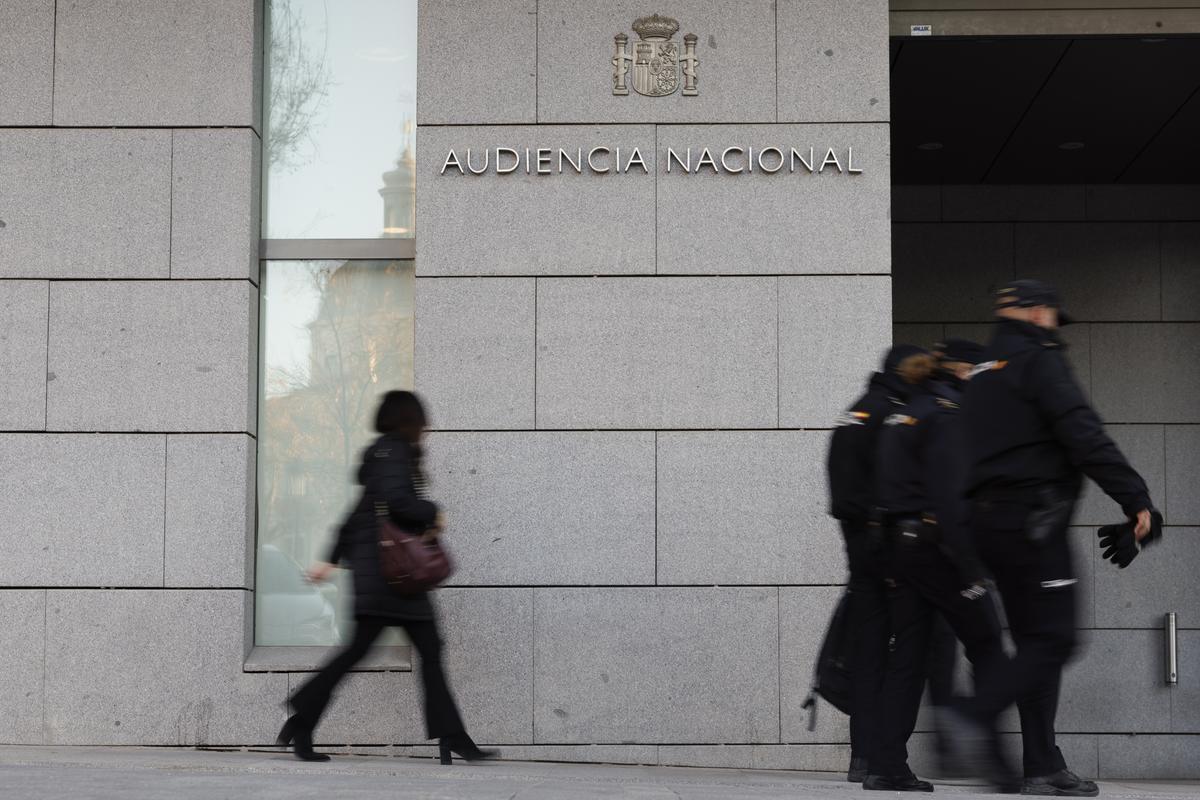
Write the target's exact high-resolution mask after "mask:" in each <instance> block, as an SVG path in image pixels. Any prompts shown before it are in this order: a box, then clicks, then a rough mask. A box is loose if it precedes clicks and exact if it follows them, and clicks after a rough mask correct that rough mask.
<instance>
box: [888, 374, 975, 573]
mask: <svg viewBox="0 0 1200 800" xmlns="http://www.w3.org/2000/svg"><path fill="white" fill-rule="evenodd" d="M964 422H965V420H964V418H963V414H962V392H961V389H960V385H959V384H958V382H957V381H954V380H953V379H948V380H947V381H945V382H942V381H929V382H927V383H925V384H923V385H922V386H920V387H918V388H916V389H914V390H913V392H912V393H911V394H910V396H909V400H908V403H907V404H906V405H905V406H904V407H903V408H900V409H898V410H896V411H895V412H894V413H892V414H891V415H889V416H888V418H887V419H885V420H884V423H883V431H882V432H881V433H880V434H879V468H878V469H879V473H878V487H879V488H878V500H879V505H880V507H881V509H882V510H883V512H884V514H885V515H886V516H887V517H888V518H890V519H896V518H904V517H908V518H914V519H919V518H925V519H928V520H931V521H933V522H934V523H936V531H937V533H938V536H939V539H940V543H941V546H942V547H943V549H944V550H945V552H946V554H947V555H949V556H950V558H951V559H953V560H954V562H955V563H956V564H957V565H958V567H959V569H960V570H961V571H962V573H963V577H964V578H966V579H967V580H968V581H975V580H979V579H980V578H981V577H982V574H983V571H982V569H981V568H980V566H979V559H978V557H977V556H976V555H975V549H974V547H973V546H972V544H971V539H970V533H969V527H968V524H969V508H968V505H967V499H966V495H965V492H966V484H967V482H966V476H967V465H968V453H967V443H966V435H965V426H964Z"/></svg>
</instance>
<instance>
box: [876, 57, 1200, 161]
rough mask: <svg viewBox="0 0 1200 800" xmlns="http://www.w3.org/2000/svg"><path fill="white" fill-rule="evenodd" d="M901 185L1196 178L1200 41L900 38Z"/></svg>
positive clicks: (896, 92)
mask: <svg viewBox="0 0 1200 800" xmlns="http://www.w3.org/2000/svg"><path fill="white" fill-rule="evenodd" d="M891 105H892V176H893V177H892V180H893V182H894V183H901V184H904V183H1200V38H1157V39H1146V38H1080V39H1060V38H1048V37H1043V38H991V39H951V38H945V39H939V38H936V37H933V38H929V39H919V40H918V39H910V38H904V39H893V40H892V100H891Z"/></svg>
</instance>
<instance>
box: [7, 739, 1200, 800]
mask: <svg viewBox="0 0 1200 800" xmlns="http://www.w3.org/2000/svg"><path fill="white" fill-rule="evenodd" d="M983 793H984V792H983V789H982V788H981V787H973V786H962V785H957V786H955V785H948V784H940V785H939V786H938V788H937V793H936V796H938V797H941V798H943V800H951V799H952V798H967V797H978V796H980V795H981V794H983ZM866 796H868V795H866V794H865V793H864V792H863V791H862V790H861V789H860V788H859V787H858V786H855V785H852V784H848V783H846V782H844V781H841V780H838V778H837V776H834V775H829V774H821V773H799V772H781V771H754V770H722V769H694V768H684V767H629V766H608V765H596V764H548V763H530V762H517V761H497V762H491V763H487V764H482V765H478V766H468V765H459V764H455V765H454V766H451V767H443V766H441V765H439V764H437V763H435V762H433V761H431V760H429V759H420V758H397V757H378V756H375V757H373V756H335V757H334V760H333V761H332V762H329V763H326V764H305V763H302V762H300V761H297V760H295V759H293V758H291V757H290V756H289V755H286V754H283V753H275V752H269V751H264V750H256V751H248V752H231V751H199V750H184V749H172V748H133V747H130V748H101V747H17V746H9V747H0V797H2V798H4V800H51V798H54V800H58V799H59V798H79V799H80V800H167V799H168V798H169V800H284V799H285V798H287V800H295V799H297V798H313V799H314V800H315V799H316V798H320V800H331V799H332V798H348V799H351V800H367V799H368V798H403V799H404V800H409V799H411V800H418V799H419V800H435V799H436V800H590V799H591V798H598V799H599V798H603V800H619V799H620V798H631V800H659V799H660V798H662V799H663V800H765V798H790V799H791V800H818V799H824V798H857V797H866ZM869 796H876V795H869ZM1101 797H1108V798H1130V799H1131V800H1132V799H1133V798H1137V799H1138V800H1154V799H1156V798H1163V800H1166V799H1167V798H1200V783H1198V784H1183V783H1156V782H1128V783H1125V782H1107V783H1103V784H1101Z"/></svg>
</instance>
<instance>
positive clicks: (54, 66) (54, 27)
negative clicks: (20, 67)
mask: <svg viewBox="0 0 1200 800" xmlns="http://www.w3.org/2000/svg"><path fill="white" fill-rule="evenodd" d="M57 80H58V0H54V13H53V16H52V18H51V22H50V127H54V124H55V122H56V121H57V120H55V119H54V101H55V94H56V93H55V88H56V86H55V83H56V82H57Z"/></svg>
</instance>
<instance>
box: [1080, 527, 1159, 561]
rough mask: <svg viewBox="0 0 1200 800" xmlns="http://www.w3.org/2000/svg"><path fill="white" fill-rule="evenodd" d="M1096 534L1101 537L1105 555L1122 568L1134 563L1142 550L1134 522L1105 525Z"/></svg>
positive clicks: (1101, 545)
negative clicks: (1134, 531) (1135, 533)
mask: <svg viewBox="0 0 1200 800" xmlns="http://www.w3.org/2000/svg"><path fill="white" fill-rule="evenodd" d="M1096 535H1097V536H1099V537H1100V547H1101V548H1102V549H1103V550H1104V557H1105V558H1107V559H1108V560H1109V561H1111V562H1113V563H1114V564H1116V565H1117V566H1118V567H1120V568H1121V569H1125V568H1126V567H1128V566H1129V565H1130V564H1131V563H1133V560H1134V559H1135V558H1137V556H1138V553H1139V552H1140V549H1139V548H1138V543H1137V538H1136V537H1135V536H1134V535H1133V523H1132V522H1122V523H1120V524H1117V525H1105V526H1103V527H1102V528H1100V530H1098V531H1096ZM1160 535H1161V529H1160Z"/></svg>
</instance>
